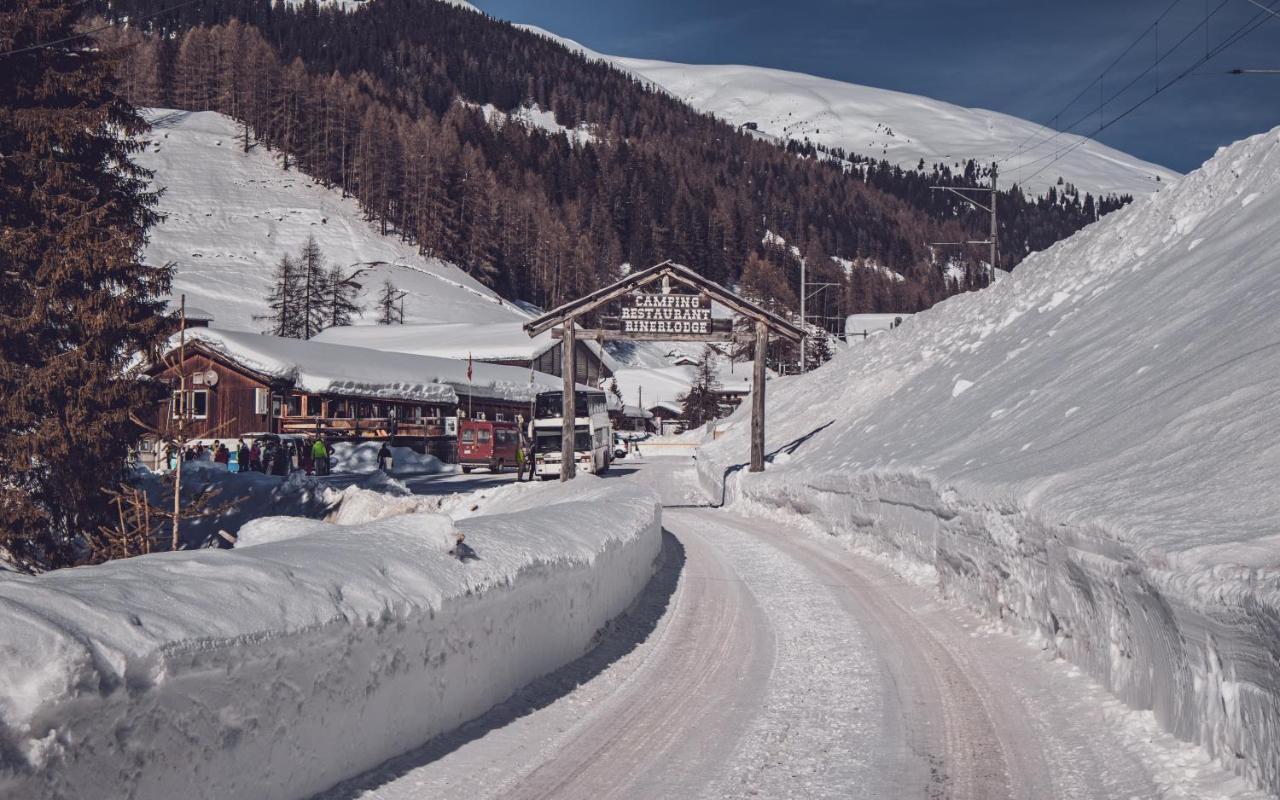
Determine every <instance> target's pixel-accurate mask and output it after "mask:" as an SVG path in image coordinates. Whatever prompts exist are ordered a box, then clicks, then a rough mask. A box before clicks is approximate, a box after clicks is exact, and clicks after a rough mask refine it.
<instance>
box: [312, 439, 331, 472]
mask: <svg viewBox="0 0 1280 800" xmlns="http://www.w3.org/2000/svg"><path fill="white" fill-rule="evenodd" d="M311 460H312V461H313V462H315V466H316V474H317V475H328V474H329V448H327V447H325V444H324V439H321V438H318V437H317V438H316V441H315V444H313V445H311Z"/></svg>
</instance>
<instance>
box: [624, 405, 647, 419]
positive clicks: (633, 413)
mask: <svg viewBox="0 0 1280 800" xmlns="http://www.w3.org/2000/svg"><path fill="white" fill-rule="evenodd" d="M622 416H624V417H627V418H637V417H638V418H641V419H653V412H651V411H648V410H646V409H643V408H641V407H640V406H628V405H624V406H623V407H622Z"/></svg>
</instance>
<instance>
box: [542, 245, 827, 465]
mask: <svg viewBox="0 0 1280 800" xmlns="http://www.w3.org/2000/svg"><path fill="white" fill-rule="evenodd" d="M655 283H658V284H660V285H661V286H662V287H663V292H662V294H661V295H655V297H662V296H669V295H670V286H671V284H672V283H675V284H677V285H679V286H684V287H686V288H688V289H692V290H693V291H694V292H695V293H697V294H698V296H700V297H702V296H705V297H706V298H709V299H710V300H711V301H715V302H718V303H720V304H722V305H723V306H725V307H726V308H728V309H729V310H730V311H732V312H733V313H735V314H737V315H739V316H742V317H745V318H747V319H749V320H751V321H752V322H753V323H754V325H753V326H752V327H753V329H754V330H753V333H752V335H751V338H752V339H753V340H754V342H755V370H754V374H753V377H752V385H751V471H752V472H763V471H764V394H765V369H764V363H765V353H766V352H767V350H768V346H769V335H770V334H771V333H772V334H775V335H777V336H781V337H782V338H784V339H788V340H790V341H793V342H797V343H798V342H800V341H801V340H802V339H803V338H804V331H803V330H802V329H801V328H800V327H799V326H798V325H796V324H794V323H791V322H788V321H787V320H785V319H783V318H782V317H779V316H778V315H776V314H773V313H771V312H769V311H766V310H765V309H763V308H761V307H760V306H758V305H756V304H755V303H752V302H750V301H747V300H744V299H742V298H741V297H739V296H737V295H736V294H734V293H733V292H731V291H729V290H728V289H726V288H724V287H723V286H721V285H720V284H718V283H715V282H713V281H709V280H707V279H706V278H704V277H702V276H701V275H699V274H698V273H696V272H694V271H693V270H691V269H689V268H688V267H686V266H684V265H682V264H676V263H674V262H672V261H663V262H662V263H660V264H654V265H653V266H652V267H649V268H648V269H643V270H640V271H639V272H633V273H631V274H630V275H628V276H627V277H625V278H623V279H622V280H620V281H618V282H617V283H614V284H611V285H609V286H606V287H604V288H602V289H597V290H596V291H594V292H592V293H591V294H588V295H586V296H584V297H580V298H578V299H577V300H571V301H569V302H568V303H565V304H564V305H562V306H560V307H559V308H556V309H553V310H551V311H548V312H547V313H545V314H543V315H542V316H540V317H538V318H537V319H534V320H532V321H530V322H527V323H525V325H524V330H525V332H526V333H528V334H529V335H530V336H537V335H538V334H541V333H544V332H546V331H551V332H552V335H553V336H558V337H559V338H560V340H561V348H562V352H563V354H564V355H563V359H562V360H563V365H562V366H563V373H564V408H563V410H562V417H561V418H562V419H563V421H564V427H563V428H562V429H561V436H560V480H562V481H567V480H569V479H570V478H572V477H573V476H574V472H575V464H574V434H575V425H574V423H575V417H576V415H577V409H576V408H575V397H574V389H575V382H574V354H573V351H574V347H575V343H576V341H577V338H578V337H579V336H581V337H584V338H590V339H597V340H600V341H605V340H609V339H629V340H632V341H646V340H647V341H727V340H731V339H733V338H734V334H733V333H732V331H721V330H718V329H717V326H716V325H715V324H714V321H713V320H711V319H710V313H709V311H708V312H707V313H706V314H705V316H704V315H703V313H702V308H703V305H702V304H701V303H698V304H696V308H695V304H694V303H693V302H692V301H686V300H675V301H671V302H667V301H661V300H652V301H643V302H639V303H638V304H637V306H635V307H633V308H636V309H637V310H636V311H635V313H634V315H633V316H631V317H629V318H628V319H623V320H622V321H621V322H622V324H621V325H620V326H619V329H618V330H612V329H605V328H597V329H593V330H580V329H578V328H577V320H578V318H579V317H582V316H584V315H586V314H589V313H591V312H594V311H599V310H600V309H602V308H604V307H605V306H606V305H608V304H609V303H612V302H614V301H617V300H619V299H621V298H625V297H628V296H632V295H635V293H637V292H638V290H640V289H643V288H645V287H647V286H650V285H652V284H655ZM686 296H687V295H686ZM645 308H659V309H666V310H665V311H662V312H661V313H659V314H655V315H648V314H646V312H645V310H644V309H645ZM628 320H630V321H631V323H632V324H628ZM704 320H705V325H704V324H703V321H704Z"/></svg>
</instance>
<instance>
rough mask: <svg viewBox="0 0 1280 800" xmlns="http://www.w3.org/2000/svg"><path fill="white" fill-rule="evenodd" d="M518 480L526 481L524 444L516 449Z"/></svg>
mask: <svg viewBox="0 0 1280 800" xmlns="http://www.w3.org/2000/svg"><path fill="white" fill-rule="evenodd" d="M516 480H517V481H523V480H524V442H521V443H520V446H519V447H517V448H516Z"/></svg>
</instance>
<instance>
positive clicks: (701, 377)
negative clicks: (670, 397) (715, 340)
mask: <svg viewBox="0 0 1280 800" xmlns="http://www.w3.org/2000/svg"><path fill="white" fill-rule="evenodd" d="M717 360H718V353H716V350H715V348H713V347H712V346H711V345H707V346H706V347H704V348H703V349H702V360H701V362H699V364H698V366H697V367H695V368H694V374H693V383H692V384H691V385H690V386H689V391H688V392H686V393H684V394H682V395H680V397H679V398H678V400H679V402H680V408H681V415H682V416H683V417H684V419H685V421H686V422H688V423H689V427H691V428H697V427H700V426H702V425H704V424H706V423H707V422H709V421H710V420H713V419H719V418H720V417H721V416H723V411H722V410H721V407H720V379H719V377H718V376H717V374H716V362H717Z"/></svg>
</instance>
